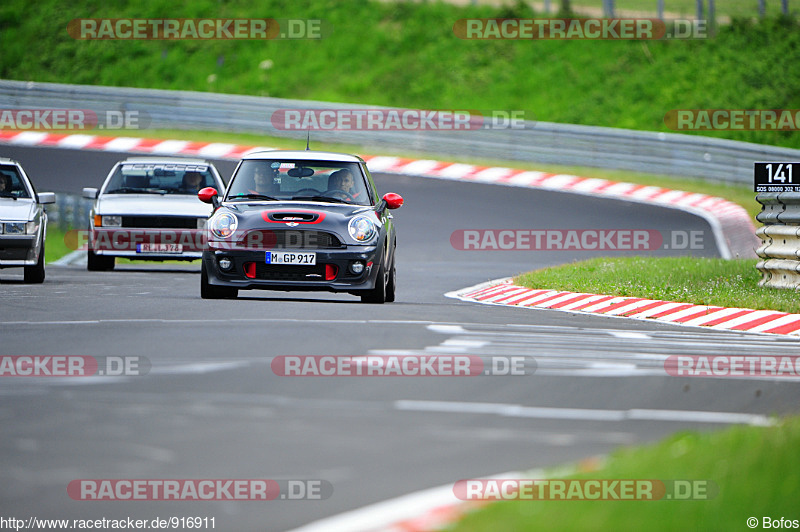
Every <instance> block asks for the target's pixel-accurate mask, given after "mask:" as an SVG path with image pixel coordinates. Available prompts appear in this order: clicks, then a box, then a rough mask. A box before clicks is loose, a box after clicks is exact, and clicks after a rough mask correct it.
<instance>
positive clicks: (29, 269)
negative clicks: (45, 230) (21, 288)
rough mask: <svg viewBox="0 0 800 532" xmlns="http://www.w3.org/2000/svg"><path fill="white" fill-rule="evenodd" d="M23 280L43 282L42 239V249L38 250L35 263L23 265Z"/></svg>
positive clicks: (31, 282)
mask: <svg viewBox="0 0 800 532" xmlns="http://www.w3.org/2000/svg"><path fill="white" fill-rule="evenodd" d="M25 282H26V283H30V284H41V283H43V282H44V241H42V249H41V250H40V251H39V260H38V261H37V262H36V265H34V266H25Z"/></svg>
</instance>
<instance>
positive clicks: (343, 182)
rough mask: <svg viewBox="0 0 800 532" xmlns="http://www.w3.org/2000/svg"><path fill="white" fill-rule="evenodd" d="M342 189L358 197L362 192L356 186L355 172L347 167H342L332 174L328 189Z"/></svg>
mask: <svg viewBox="0 0 800 532" xmlns="http://www.w3.org/2000/svg"><path fill="white" fill-rule="evenodd" d="M335 190H340V191H343V192H346V193H347V194H348V195H349V196H350V197H351V198H353V199H356V198H358V196H359V195H360V194H361V192H360V191H359V190H358V189H357V188H356V182H355V179H353V173H352V172H350V170H348V169H347V168H342V169H341V170H337V171H335V172H334V173H332V174H331V177H330V179H329V180H328V191H335Z"/></svg>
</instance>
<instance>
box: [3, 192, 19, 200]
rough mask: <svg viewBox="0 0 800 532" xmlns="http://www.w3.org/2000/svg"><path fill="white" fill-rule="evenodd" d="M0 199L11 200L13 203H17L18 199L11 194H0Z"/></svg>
mask: <svg viewBox="0 0 800 532" xmlns="http://www.w3.org/2000/svg"><path fill="white" fill-rule="evenodd" d="M0 198H11V199H13V200H14V201H17V200H18V199H19V198H18V197H16V196H15V195H14V194H12V193H11V192H0Z"/></svg>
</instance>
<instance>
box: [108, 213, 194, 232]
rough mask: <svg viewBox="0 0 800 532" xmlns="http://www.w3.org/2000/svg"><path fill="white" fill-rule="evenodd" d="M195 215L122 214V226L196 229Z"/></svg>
mask: <svg viewBox="0 0 800 532" xmlns="http://www.w3.org/2000/svg"><path fill="white" fill-rule="evenodd" d="M197 219H198V217H197V216H123V217H122V227H135V228H142V229H197Z"/></svg>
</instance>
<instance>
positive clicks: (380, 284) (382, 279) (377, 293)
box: [361, 262, 386, 304]
mask: <svg viewBox="0 0 800 532" xmlns="http://www.w3.org/2000/svg"><path fill="white" fill-rule="evenodd" d="M385 301H386V270H385V269H384V267H383V262H381V266H380V268H378V275H376V276H375V288H373V289H372V290H367V291H365V292H364V293H363V294H362V295H361V302H362V303H377V304H383V303H384V302H385Z"/></svg>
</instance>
